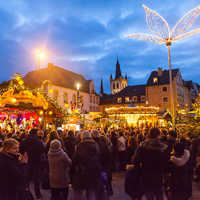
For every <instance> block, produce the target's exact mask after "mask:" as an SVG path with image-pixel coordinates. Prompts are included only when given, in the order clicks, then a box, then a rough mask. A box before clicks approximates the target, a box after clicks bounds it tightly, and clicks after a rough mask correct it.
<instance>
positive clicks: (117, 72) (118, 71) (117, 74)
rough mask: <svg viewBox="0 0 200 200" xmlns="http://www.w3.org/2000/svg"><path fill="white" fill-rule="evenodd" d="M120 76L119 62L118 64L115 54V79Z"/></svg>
mask: <svg viewBox="0 0 200 200" xmlns="http://www.w3.org/2000/svg"><path fill="white" fill-rule="evenodd" d="M121 76H122V74H121V69H120V64H119V61H118V56H117V63H116V73H115V79H117V78H120V77H121Z"/></svg>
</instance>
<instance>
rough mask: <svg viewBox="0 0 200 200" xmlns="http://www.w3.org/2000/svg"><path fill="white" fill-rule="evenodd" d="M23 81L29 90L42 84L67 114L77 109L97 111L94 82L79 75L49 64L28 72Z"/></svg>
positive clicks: (97, 98)
mask: <svg viewBox="0 0 200 200" xmlns="http://www.w3.org/2000/svg"><path fill="white" fill-rule="evenodd" d="M24 81H25V84H27V85H28V86H29V87H30V88H38V87H41V86H42V84H43V87H44V89H45V91H46V93H47V94H48V96H50V97H52V98H54V99H55V100H57V102H58V104H59V105H60V106H62V107H63V108H65V109H66V110H68V111H69V112H71V111H73V110H74V109H76V108H77V107H78V108H79V109H80V111H81V112H82V113H87V112H97V111H99V95H97V93H96V92H95V85H94V82H93V81H92V80H86V79H85V78H84V77H83V76H82V75H80V74H77V73H74V72H72V71H69V70H66V69H63V68H61V67H58V66H55V65H53V64H52V63H49V64H48V66H47V67H46V68H41V69H38V70H34V71H31V72H28V73H27V74H26V75H25V77H24ZM77 84H78V87H79V88H77Z"/></svg>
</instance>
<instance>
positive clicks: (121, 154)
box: [118, 132, 127, 170]
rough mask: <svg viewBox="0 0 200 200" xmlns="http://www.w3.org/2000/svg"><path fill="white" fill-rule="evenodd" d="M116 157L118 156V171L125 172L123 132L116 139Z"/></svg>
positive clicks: (125, 159) (124, 140)
mask: <svg viewBox="0 0 200 200" xmlns="http://www.w3.org/2000/svg"><path fill="white" fill-rule="evenodd" d="M118 155H119V169H120V170H125V166H126V161H127V158H126V157H127V154H126V139H125V137H124V134H123V132H120V133H119V138H118Z"/></svg>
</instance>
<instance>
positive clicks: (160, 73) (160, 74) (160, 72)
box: [158, 67, 162, 76]
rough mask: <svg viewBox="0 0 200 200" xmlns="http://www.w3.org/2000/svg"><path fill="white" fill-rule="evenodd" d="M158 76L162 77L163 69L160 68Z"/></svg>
mask: <svg viewBox="0 0 200 200" xmlns="http://www.w3.org/2000/svg"><path fill="white" fill-rule="evenodd" d="M158 76H162V68H161V67H158Z"/></svg>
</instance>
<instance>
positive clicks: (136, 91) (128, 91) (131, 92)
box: [116, 85, 146, 97]
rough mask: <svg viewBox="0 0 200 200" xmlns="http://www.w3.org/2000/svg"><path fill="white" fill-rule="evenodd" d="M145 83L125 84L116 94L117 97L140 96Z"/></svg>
mask: <svg viewBox="0 0 200 200" xmlns="http://www.w3.org/2000/svg"><path fill="white" fill-rule="evenodd" d="M145 91H146V90H145V85H132V86H127V87H125V88H124V89H123V90H121V91H120V92H118V93H117V94H116V96H117V97H119V96H128V97H133V96H142V95H145V93H146V92H145Z"/></svg>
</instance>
